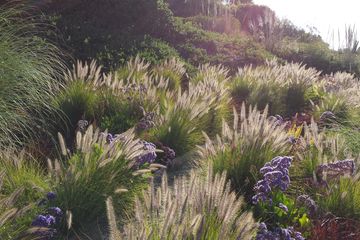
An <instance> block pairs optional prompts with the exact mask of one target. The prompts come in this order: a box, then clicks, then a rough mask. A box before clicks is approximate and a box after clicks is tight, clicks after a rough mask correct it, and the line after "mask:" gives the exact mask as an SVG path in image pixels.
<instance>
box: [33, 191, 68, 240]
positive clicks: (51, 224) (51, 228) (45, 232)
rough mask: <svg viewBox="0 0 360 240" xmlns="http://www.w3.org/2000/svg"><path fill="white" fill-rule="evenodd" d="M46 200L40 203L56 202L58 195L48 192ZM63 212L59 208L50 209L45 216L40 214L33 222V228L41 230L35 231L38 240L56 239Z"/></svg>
mask: <svg viewBox="0 0 360 240" xmlns="http://www.w3.org/2000/svg"><path fill="white" fill-rule="evenodd" d="M46 198H47V200H46V199H44V200H42V201H40V203H41V205H43V204H46V205H50V203H51V202H52V201H53V200H55V198H56V194H55V193H54V192H48V193H47V194H46ZM62 216H63V212H62V210H61V209H60V208H58V207H49V208H48V209H47V211H46V213H44V214H39V215H37V216H36V217H35V219H34V220H33V221H32V223H31V226H33V227H35V228H36V227H39V228H41V230H40V229H39V230H35V232H34V235H36V236H37V238H36V239H40V240H47V239H52V238H53V237H55V235H56V233H57V231H56V227H57V226H58V225H59V223H60V221H61V218H62Z"/></svg>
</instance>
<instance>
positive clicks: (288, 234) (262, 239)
mask: <svg viewBox="0 0 360 240" xmlns="http://www.w3.org/2000/svg"><path fill="white" fill-rule="evenodd" d="M256 240H305V238H304V237H303V236H302V235H301V233H300V232H297V231H295V230H294V228H293V227H288V228H276V229H275V230H274V231H271V230H268V228H267V226H266V224H265V223H260V226H259V231H258V233H257V235H256Z"/></svg>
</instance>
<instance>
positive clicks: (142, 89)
mask: <svg viewBox="0 0 360 240" xmlns="http://www.w3.org/2000/svg"><path fill="white" fill-rule="evenodd" d="M121 90H122V92H123V93H127V94H130V93H133V92H146V90H147V88H146V87H145V85H144V84H139V85H137V84H135V83H132V84H129V85H128V86H126V87H122V88H121Z"/></svg>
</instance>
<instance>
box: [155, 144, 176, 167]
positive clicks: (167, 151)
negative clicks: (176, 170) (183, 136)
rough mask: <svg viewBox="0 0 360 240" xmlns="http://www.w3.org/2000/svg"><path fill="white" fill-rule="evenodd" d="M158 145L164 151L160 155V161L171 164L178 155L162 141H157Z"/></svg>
mask: <svg viewBox="0 0 360 240" xmlns="http://www.w3.org/2000/svg"><path fill="white" fill-rule="evenodd" d="M156 145H157V146H158V148H159V149H160V150H162V151H163V153H162V154H161V155H160V156H159V157H160V163H161V164H164V165H166V166H170V165H171V164H172V163H173V161H174V159H175V157H176V153H175V151H174V150H173V149H172V148H170V147H167V146H165V145H163V144H162V143H161V142H159V143H156Z"/></svg>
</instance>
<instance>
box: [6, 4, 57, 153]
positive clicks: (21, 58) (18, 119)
mask: <svg viewBox="0 0 360 240" xmlns="http://www.w3.org/2000/svg"><path fill="white" fill-rule="evenodd" d="M44 26H45V25H44V24H41V22H40V21H39V19H38V18H36V16H30V15H29V13H27V12H26V9H24V8H21V7H15V8H11V7H9V6H2V7H1V9H0V29H1V31H0V147H3V146H4V145H9V144H19V145H23V144H24V142H25V141H24V140H26V139H28V140H29V138H30V139H35V138H37V137H44V134H46V133H47V132H46V131H45V130H44V129H46V128H47V127H49V126H51V125H52V124H53V123H54V121H53V117H54V116H57V117H58V115H57V112H56V109H55V107H54V106H53V105H52V104H51V102H52V101H51V100H52V98H53V95H54V90H56V88H57V86H58V81H57V79H58V77H59V76H60V75H61V71H62V69H63V63H62V60H61V57H60V56H61V54H60V51H59V49H58V48H57V47H56V46H54V45H53V44H51V43H50V42H49V41H47V40H46V39H44V38H42V37H43V36H45V33H46V31H47V30H48V29H45V28H44Z"/></svg>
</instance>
